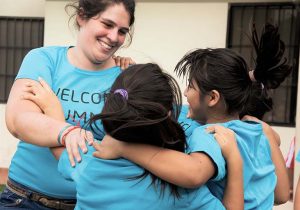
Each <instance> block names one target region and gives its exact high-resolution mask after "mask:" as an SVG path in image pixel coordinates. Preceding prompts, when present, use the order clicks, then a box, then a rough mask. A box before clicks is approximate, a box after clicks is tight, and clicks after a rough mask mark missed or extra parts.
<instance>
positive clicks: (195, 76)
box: [175, 24, 291, 116]
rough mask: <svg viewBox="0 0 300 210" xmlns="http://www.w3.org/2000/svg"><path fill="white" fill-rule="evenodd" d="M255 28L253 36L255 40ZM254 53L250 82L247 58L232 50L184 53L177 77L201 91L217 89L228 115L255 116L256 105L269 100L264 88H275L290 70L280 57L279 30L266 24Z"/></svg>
mask: <svg viewBox="0 0 300 210" xmlns="http://www.w3.org/2000/svg"><path fill="white" fill-rule="evenodd" d="M255 32H256V31H253V37H255V40H258V38H257V34H255ZM253 44H254V47H255V49H256V52H257V58H256V67H255V69H254V77H255V80H256V81H252V80H253V79H252V80H251V79H250V77H249V68H248V66H247V64H246V61H245V60H244V59H243V58H242V57H241V56H240V55H239V54H238V53H236V52H234V51H233V50H231V49H226V48H219V49H197V50H195V51H193V52H191V53H188V54H187V55H185V56H184V57H183V58H182V59H181V60H180V61H179V63H178V64H177V65H176V67H175V72H176V73H177V74H178V75H179V76H187V79H188V82H189V85H192V81H195V82H196V84H197V86H198V87H199V89H200V91H201V92H202V94H204V95H205V94H207V93H208V92H209V91H211V90H217V91H219V93H220V95H221V98H222V99H223V100H224V102H225V105H226V111H227V113H228V114H240V113H247V114H252V115H254V116H257V115H256V113H255V112H252V111H250V110H251V109H253V108H254V109H256V108H255V106H256V104H257V103H258V102H257V101H256V100H259V101H260V102H261V103H266V102H269V100H270V98H269V97H268V94H267V89H271V88H276V87H278V86H279V85H280V83H281V82H282V81H283V80H284V79H285V78H286V76H287V75H288V74H289V73H290V72H291V67H290V66H289V65H286V59H284V60H283V59H282V57H283V52H284V44H283V42H282V41H281V40H280V39H279V35H278V29H277V28H276V27H274V26H273V25H270V24H266V25H265V27H264V31H263V33H262V36H261V41H260V42H258V41H257V42H254V43H253Z"/></svg>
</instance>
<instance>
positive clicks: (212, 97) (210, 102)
mask: <svg viewBox="0 0 300 210" xmlns="http://www.w3.org/2000/svg"><path fill="white" fill-rule="evenodd" d="M219 101H220V93H219V91H217V90H212V91H210V93H209V94H208V95H207V106H208V107H213V106H215V105H216V104H217V103H218V102H219Z"/></svg>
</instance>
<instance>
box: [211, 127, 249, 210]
mask: <svg viewBox="0 0 300 210" xmlns="http://www.w3.org/2000/svg"><path fill="white" fill-rule="evenodd" d="M207 130H208V131H209V132H212V133H215V134H214V137H215V139H216V140H217V142H218V144H219V145H220V147H221V150H222V155H223V157H224V158H225V160H226V162H227V184H226V188H225V191H224V197H223V201H222V202H223V205H224V206H225V207H226V209H227V210H231V209H232V210H239V209H240V210H242V209H244V187H243V160H242V157H241V155H240V151H239V149H238V146H237V143H236V139H235V134H234V132H233V131H232V130H230V129H228V128H225V127H222V126H218V125H215V126H211V127H209V128H207Z"/></svg>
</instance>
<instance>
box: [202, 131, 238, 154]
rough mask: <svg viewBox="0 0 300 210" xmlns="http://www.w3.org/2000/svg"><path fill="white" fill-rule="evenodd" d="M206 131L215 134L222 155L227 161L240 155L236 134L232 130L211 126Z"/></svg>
mask: <svg viewBox="0 0 300 210" xmlns="http://www.w3.org/2000/svg"><path fill="white" fill-rule="evenodd" d="M206 130H207V131H208V132H209V133H213V134H214V138H215V139H216V141H217V142H218V144H219V145H220V147H221V150H222V154H223V156H224V158H225V159H226V160H228V159H230V158H231V157H235V156H237V155H238V156H239V155H240V152H239V149H238V145H237V143H236V138H235V133H234V132H233V131H232V130H230V129H228V128H225V127H223V126H220V125H213V126H209V127H207V128H206Z"/></svg>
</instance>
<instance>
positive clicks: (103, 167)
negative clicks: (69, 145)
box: [58, 147, 225, 210]
mask: <svg viewBox="0 0 300 210" xmlns="http://www.w3.org/2000/svg"><path fill="white" fill-rule="evenodd" d="M92 152H93V148H92V147H90V148H89V152H88V153H87V154H84V155H82V162H81V163H79V164H77V165H76V167H75V168H72V167H71V166H70V163H69V160H68V155H67V153H66V151H64V153H63V154H62V156H61V157H60V160H59V164H58V170H59V171H60V172H61V173H62V175H63V176H64V177H65V178H66V179H69V180H74V182H75V183H76V190H77V204H76V208H75V209H76V210H91V209H105V210H132V209H141V210H162V209H163V210H175V209H180V210H219V209H225V208H224V207H223V205H222V203H221V201H220V200H219V199H217V198H216V197H214V196H213V195H212V194H211V193H210V191H209V190H208V188H207V187H206V186H205V185H204V186H202V187H199V188H197V189H193V190H187V189H183V188H179V192H180V195H181V198H180V199H177V198H175V197H173V196H172V195H170V191H169V188H168V187H167V188H166V190H165V192H164V194H160V185H158V186H157V187H156V188H155V187H154V185H151V181H152V180H151V177H150V176H146V177H145V178H144V179H133V180H132V179H130V178H133V177H136V176H139V175H141V174H142V173H143V169H142V168H140V167H139V166H137V165H136V164H134V163H132V162H131V161H128V160H126V159H117V160H102V159H98V158H95V157H93V156H92V154H91V153H92Z"/></svg>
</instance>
